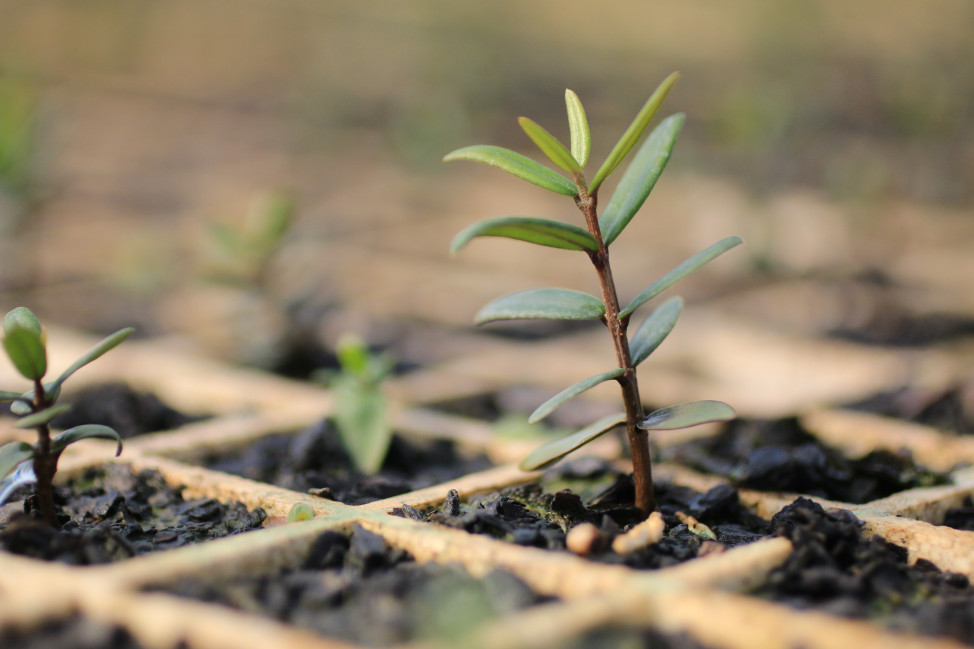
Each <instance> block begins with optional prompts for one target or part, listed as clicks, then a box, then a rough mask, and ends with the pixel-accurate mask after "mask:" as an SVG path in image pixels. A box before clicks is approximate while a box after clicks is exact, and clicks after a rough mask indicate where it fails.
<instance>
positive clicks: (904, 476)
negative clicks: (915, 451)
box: [661, 417, 949, 504]
mask: <svg viewBox="0 0 974 649" xmlns="http://www.w3.org/2000/svg"><path fill="white" fill-rule="evenodd" d="M661 455H662V457H664V458H665V459H667V460H673V461H676V462H679V463H681V464H684V465H687V466H690V467H692V468H694V469H697V470H700V471H704V472H706V473H713V474H717V475H720V476H724V477H726V478H728V479H729V480H731V481H732V482H733V483H734V484H736V485H738V486H740V487H746V488H749V489H758V490H762V491H783V492H794V493H802V494H807V495H810V496H817V497H820V498H827V499H829V500H835V501H839V502H845V503H856V504H859V503H866V502H870V501H872V500H876V499H878V498H885V497H886V496H889V495H891V494H894V493H897V492H899V491H903V490H905V489H912V488H914V487H926V486H931V485H938V484H947V483H948V482H949V480H948V477H947V475H946V474H940V473H936V472H933V471H930V470H927V469H925V468H924V467H922V466H919V465H917V464H915V463H914V462H913V460H912V458H911V457H910V456H909V455H906V454H899V453H892V452H890V451H885V450H877V451H872V452H870V453H869V454H868V455H866V456H864V457H862V458H858V459H850V458H848V457H846V456H845V455H843V454H842V453H841V452H840V451H838V450H836V449H834V448H832V447H830V446H827V445H825V444H823V443H822V442H821V441H819V440H818V439H817V438H816V437H815V436H814V435H812V434H811V433H809V432H808V431H806V430H805V429H803V428H802V427H801V425H800V424H799V422H798V421H797V419H795V418H793V417H789V418H785V419H776V420H763V419H738V420H735V421H732V422H730V423H728V424H726V425H725V426H724V428H723V430H722V431H721V432H720V433H719V434H718V435H716V436H714V437H708V438H704V439H698V440H694V441H692V442H688V443H686V444H681V445H679V446H675V447H673V448H669V449H666V450H665V451H663V453H662V454H661Z"/></svg>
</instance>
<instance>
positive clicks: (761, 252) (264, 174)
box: [0, 0, 974, 373]
mask: <svg viewBox="0 0 974 649" xmlns="http://www.w3.org/2000/svg"><path fill="white" fill-rule="evenodd" d="M972 26H974V4H971V3H970V2H967V1H966V0H939V1H938V2H936V3H930V2H929V1H928V0H882V1H880V0H861V1H860V2H856V3H836V2H827V1H825V0H805V1H784V0H781V1H772V2H768V1H757V0H739V1H737V2H717V1H714V0H689V1H687V0H680V1H676V0H664V1H659V2H652V3H648V2H640V1H636V0H620V1H617V2H612V3H605V4H603V5H602V6H600V7H599V9H598V10H595V9H593V5H591V4H583V3H580V2H565V1H561V2H552V1H549V0H536V1H534V2H513V1H509V0H495V1H494V2H489V3H468V2H448V1H446V0H442V1H440V0H430V1H425V2H403V3H365V2H346V1H330V2H310V1H302V0H278V1H276V2H269V1H267V0H237V1H236V2H226V1H225V0H191V1H190V0H168V1H167V2H149V1H147V0H130V1H128V2H112V1H106V0H86V1H83V2H67V1H59V0H34V1H32V2H21V1H18V0H0V307H2V308H3V309H8V308H10V307H12V306H15V305H18V304H26V305H28V306H30V307H31V308H33V309H34V310H35V311H36V312H37V313H38V314H39V315H40V316H41V317H42V320H43V319H45V318H46V319H47V320H49V321H53V322H56V323H60V324H65V325H70V326H75V327H80V328H82V329H86V330H91V331H95V332H108V331H111V330H114V329H115V328H117V327H120V326H126V325H130V324H132V325H135V326H137V327H138V329H139V332H140V334H141V335H144V336H149V335H179V336H186V337H187V339H189V340H192V341H195V343H194V344H197V345H198V346H199V348H200V349H202V350H204V352H205V353H208V354H211V355H214V356H220V357H223V358H228V359H231V360H234V361H238V362H243V363H249V364H254V365H260V366H265V367H275V368H277V369H280V368H285V369H286V368H287V367H290V366H289V365H288V363H292V364H293V363H296V362H298V361H296V360H295V359H296V358H298V359H299V358H302V357H307V355H308V354H312V353H319V352H314V351H313V350H314V349H315V345H319V346H321V347H323V348H327V346H328V344H329V342H330V341H331V340H333V338H334V336H335V335H336V334H337V332H338V331H340V330H345V329H348V328H355V329H360V330H362V331H363V332H365V333H366V335H367V336H369V337H371V338H373V339H376V340H379V342H383V341H385V343H390V342H391V341H394V340H396V339H397V338H398V337H399V336H400V334H401V333H402V330H403V328H409V327H413V326H429V325H432V326H438V327H447V328H462V327H466V326H467V323H469V322H470V321H471V318H472V316H473V314H474V313H475V311H476V309H477V308H479V306H480V305H482V304H483V303H484V302H485V301H486V300H487V299H489V298H491V297H494V296H496V295H497V294H499V293H501V292H504V291H507V290H517V289H520V288H528V287H533V286H538V285H539V284H545V283H551V282H554V283H556V284H559V285H563V286H569V287H571V288H577V289H581V290H589V291H592V290H595V283H594V278H593V277H592V276H591V272H590V269H589V268H587V264H584V263H582V262H580V261H579V260H577V259H575V258H573V257H572V256H571V255H570V254H568V255H566V253H564V252H563V251H552V250H542V251H535V250H532V249H530V248H528V247H526V246H525V245H524V244H518V243H511V242H504V241H493V240H491V241H482V242H481V241H478V242H475V243H474V244H472V245H471V246H470V247H469V249H467V250H465V251H464V252H463V253H462V254H461V255H459V256H458V257H456V258H452V259H451V258H450V257H449V255H448V254H447V250H448V246H449V242H450V239H451V238H452V237H453V235H454V234H455V233H456V232H457V231H459V230H460V229H461V228H463V227H464V226H465V225H468V224H470V223H472V222H474V221H476V220H478V219H481V218H485V217H489V216H498V215H503V214H529V215H536V216H545V217H550V218H561V219H565V220H570V221H573V220H575V219H577V218H578V217H577V214H576V213H575V211H574V208H573V206H572V205H571V203H570V201H569V202H567V203H566V201H565V200H563V199H562V198H561V197H558V196H556V195H554V194H548V193H547V192H544V191H543V190H540V189H538V188H535V187H533V186H529V185H525V184H524V183H521V182H519V181H516V180H514V179H512V178H509V177H507V176H506V175H505V174H502V173H500V172H497V171H496V170H493V169H488V168H486V167H484V168H481V167H479V166H474V165H469V164H466V163H453V164H451V165H444V164H442V163H441V162H440V160H441V158H442V156H443V155H444V154H445V153H447V152H449V151H451V150H453V149H455V148H459V147H461V146H465V145H468V144H474V143H491V144H499V145H503V146H508V147H511V148H515V149H518V150H521V151H523V152H525V153H527V154H529V155H532V156H535V157H536V158H537V157H538V156H537V155H536V154H535V152H533V151H532V148H531V146H530V144H531V143H530V142H529V141H528V140H527V138H526V137H525V136H524V134H523V133H521V131H520V129H519V128H518V127H517V124H516V121H515V118H516V117H517V116H518V115H528V116H530V117H532V118H533V119H535V120H536V121H538V122H540V123H542V124H543V125H545V126H546V127H547V128H548V129H549V130H551V131H552V132H554V133H555V134H556V135H558V136H560V137H562V138H564V139H565V140H567V124H566V121H565V110H564V101H563V93H564V89H565V88H566V87H568V88H572V89H573V90H575V91H576V92H577V93H578V94H579V95H580V96H581V98H582V100H583V102H584V103H585V106H586V109H587V112H588V116H589V120H590V122H591V124H592V131H593V154H592V162H593V166H594V165H597V164H599V163H600V162H601V159H602V158H603V157H604V156H605V155H606V153H607V152H608V150H609V149H610V148H611V146H612V145H613V144H614V142H615V140H616V139H617V138H618V136H619V135H620V134H621V132H622V131H623V130H624V128H625V127H626V125H627V124H628V122H629V120H630V119H631V118H632V116H633V115H634V114H635V112H636V111H637V110H638V109H639V107H640V106H641V105H642V103H643V102H644V101H645V99H646V97H647V96H648V95H649V94H650V93H651V92H652V90H653V89H654V88H655V87H656V85H657V84H658V83H659V82H660V81H662V79H663V78H664V77H665V76H666V75H667V74H669V73H670V72H671V71H673V70H679V71H680V72H682V75H683V76H682V79H681V80H680V82H679V84H678V85H677V87H676V89H675V90H674V91H673V93H671V95H670V97H669V99H668V100H667V102H666V104H664V107H663V110H662V114H669V113H672V112H685V113H686V114H687V117H688V119H687V124H686V126H685V128H684V130H683V133H682V135H681V138H680V141H679V142H678V144H677V148H676V152H675V155H674V157H673V159H672V161H671V163H670V165H669V167H668V169H667V172H666V174H665V175H664V176H663V178H662V180H661V182H660V183H659V185H658V186H657V188H656V190H655V191H654V194H653V196H652V197H651V198H650V200H649V201H648V202H647V205H646V206H645V207H644V209H643V212H642V213H641V214H640V215H639V216H638V217H637V219H636V220H635V221H634V222H633V226H632V227H631V229H630V230H629V231H627V232H626V234H625V235H624V236H623V237H621V238H620V239H619V241H618V242H617V244H616V246H615V247H614V249H613V250H614V254H615V257H614V260H615V262H616V265H617V267H618V269H617V271H616V276H617V279H618V280H619V282H620V284H621V288H622V291H623V293H625V294H629V295H631V294H634V293H635V292H637V291H639V290H641V288H643V287H644V286H645V285H646V284H648V283H649V282H650V281H651V280H652V279H653V278H655V277H656V276H658V275H659V274H660V273H662V272H664V271H665V270H667V269H669V268H670V267H672V266H673V265H674V264H675V263H678V262H679V261H680V260H682V259H683V258H685V257H686V256H688V255H689V254H692V253H693V252H695V251H697V250H699V249H702V248H703V247H705V246H707V245H709V244H710V243H712V242H714V241H716V240H717V239H719V238H721V237H724V236H728V235H731V234H739V235H741V236H743V237H744V238H745V241H746V246H745V247H743V248H740V249H737V250H736V251H735V252H733V253H730V254H728V255H727V256H726V257H727V258H726V259H724V258H722V259H721V260H720V261H719V262H717V263H715V264H714V265H713V266H712V267H708V269H706V270H704V271H701V273H699V274H698V275H695V276H694V277H693V278H691V279H690V280H688V281H687V283H686V284H685V285H684V286H685V288H684V289H683V290H682V293H683V294H684V295H686V296H687V297H688V299H689V300H690V302H691V304H692V303H693V302H694V301H696V302H699V303H709V304H711V305H713V306H714V307H715V308H720V309H723V310H725V311H728V312H731V313H734V314H736V315H737V316H740V317H744V318H751V319H752V320H754V321H756V322H760V323H762V326H766V327H771V328H777V329H781V330H787V331H797V332H805V333H811V334H816V335H818V334H824V335H829V336H836V337H844V338H846V339H854V340H859V341H863V342H867V343H870V344H879V345H893V346H897V345H901V346H910V345H918V344H930V343H938V342H941V341H948V342H949V341H956V340H958V339H963V338H964V337H965V336H967V338H966V339H967V340H969V335H970V334H972V333H974V290H972V288H971V280H972V279H974V208H972V202H971V201H972V198H974V120H972V116H974V38H972ZM609 185H610V186H609V187H607V188H606V190H604V192H603V194H604V195H606V196H607V194H606V193H605V192H607V191H609V189H610V187H611V183H610V184H609ZM573 222H574V221H573ZM530 333H531V332H528V333H527V334H526V335H530ZM520 334H524V332H523V331H522V332H519V335H520ZM309 350H311V351H309ZM302 355H303V356H302ZM298 364H300V363H298ZM293 371H294V372H297V373H299V372H300V371H299V370H296V369H295V370H293Z"/></svg>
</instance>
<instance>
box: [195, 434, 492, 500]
mask: <svg viewBox="0 0 974 649" xmlns="http://www.w3.org/2000/svg"><path fill="white" fill-rule="evenodd" d="M206 466H207V467H209V468H211V469H215V470H217V471H224V472H226V473H232V474H234V475H239V476H243V477H245V478H250V479H252V480H259V481H261V482H267V483H270V484H274V485H277V486H279V487H284V488H286V489H291V490H293V491H299V492H311V493H313V494H314V495H317V496H320V497H324V498H331V499H332V500H337V501H339V502H343V503H346V504H350V505H360V504H363V503H368V502H373V501H375V500H381V499H383V498H389V497H391V496H396V495H399V494H402V493H407V492H410V491H414V490H416V489H421V488H423V487H428V486H431V485H434V484H439V483H441V482H446V481H448V480H452V479H453V478H457V477H459V476H462V475H466V474H468V473H472V472H475V471H481V470H483V469H487V468H489V467H490V466H491V464H490V462H489V460H487V458H486V456H482V455H481V456H475V457H465V456H463V455H461V454H460V453H459V451H458V450H457V448H456V445H455V444H453V443H452V442H450V441H447V440H413V439H410V440H407V439H406V438H404V437H402V436H399V435H396V436H395V437H394V438H393V441H392V446H391V448H390V450H389V454H388V455H387V456H386V459H385V462H384V463H383V465H382V469H381V471H380V472H379V474H378V475H375V476H367V475H364V474H362V473H360V472H358V471H356V470H355V468H354V466H353V464H352V461H351V459H349V457H348V454H347V453H346V452H345V450H344V448H343V447H342V444H341V442H340V440H339V435H338V432H337V430H336V429H335V427H334V426H333V425H332V424H331V423H330V422H328V421H323V422H321V423H320V424H318V425H316V426H314V427H312V428H309V429H308V430H305V431H303V432H301V433H298V434H295V435H272V436H269V437H265V438H262V439H260V440H259V441H257V442H255V443H253V444H251V445H250V446H248V447H247V448H246V449H242V450H241V451H240V452H239V453H237V454H235V455H221V456H218V457H211V458H207V460H206Z"/></svg>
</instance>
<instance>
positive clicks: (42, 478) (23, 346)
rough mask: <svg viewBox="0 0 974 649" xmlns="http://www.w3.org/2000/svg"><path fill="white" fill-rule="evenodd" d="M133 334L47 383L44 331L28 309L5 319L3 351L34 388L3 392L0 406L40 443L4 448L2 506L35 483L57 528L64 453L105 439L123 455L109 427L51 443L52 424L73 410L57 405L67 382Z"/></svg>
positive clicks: (113, 338) (113, 339)
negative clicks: (57, 481)
mask: <svg viewBox="0 0 974 649" xmlns="http://www.w3.org/2000/svg"><path fill="white" fill-rule="evenodd" d="M133 331H134V330H133V329H131V328H127V329H122V330H120V331H117V332H115V333H114V334H112V335H110V336H108V337H107V338H105V339H103V340H102V341H101V342H99V343H98V344H96V345H95V346H94V347H92V348H91V349H90V350H88V351H87V352H85V353H84V354H82V355H81V357H79V358H78V359H77V360H76V361H75V362H74V363H72V364H71V365H70V366H69V367H68V368H67V369H66V370H65V371H64V372H62V373H61V375H60V376H58V378H57V379H55V380H54V381H50V382H47V383H45V382H44V381H43V378H44V376H45V374H47V347H46V337H45V335H44V329H43V328H42V327H41V324H40V322H39V321H38V320H37V318H36V317H35V316H34V314H33V313H31V311H30V310H29V309H27V308H25V307H17V308H16V309H13V310H12V311H10V312H9V313H7V315H6V316H5V317H4V319H3V348H4V350H5V351H6V352H7V356H8V357H9V358H10V361H11V362H12V363H13V365H14V367H15V368H16V369H17V371H18V372H20V374H21V376H23V377H24V378H25V379H28V380H30V381H32V382H33V384H34V388H33V390H30V391H28V392H24V393H18V392H6V391H0V402H9V403H10V410H11V412H12V413H13V414H15V415H20V416H21V418H20V419H19V420H18V421H17V423H16V424H15V425H16V427H17V428H28V429H33V430H34V431H35V432H36V433H37V443H36V444H34V445H30V444H27V443H25V442H11V443H9V444H5V445H3V446H0V504H2V503H4V502H6V500H7V498H9V497H10V495H11V494H12V493H13V492H14V490H15V489H16V488H17V487H20V486H22V485H25V484H30V483H32V482H34V483H36V485H37V486H36V493H37V501H38V507H39V509H40V512H41V516H42V517H43V518H44V520H45V521H46V522H47V523H49V524H51V525H56V524H57V509H56V508H55V505H54V491H53V486H52V482H53V480H54V474H55V472H56V471H57V463H58V458H60V456H61V453H62V452H63V451H64V449H65V448H66V447H67V446H68V445H70V444H73V443H75V442H77V441H80V440H82V439H91V438H101V439H110V440H114V441H115V442H117V447H116V450H115V455H116V456H118V454H119V453H121V452H122V438H121V436H119V434H118V433H117V432H115V431H114V430H113V429H111V428H109V427H108V426H101V425H97V424H84V425H81V426H75V427H74V428H70V429H68V430H66V431H63V432H61V433H59V434H58V435H56V436H53V437H52V435H51V429H50V424H51V422H52V421H53V420H54V419H55V418H56V417H57V416H58V415H60V414H62V413H64V412H65V411H66V410H68V409H69V408H70V406H69V405H67V404H57V403H56V402H57V399H58V397H59V396H60V394H61V385H62V384H63V383H64V381H66V380H67V379H68V378H69V377H70V376H71V375H72V374H74V373H75V372H77V371H78V370H79V369H81V368H82V367H84V366H85V365H87V364H88V363H90V362H92V361H94V360H96V359H98V358H99V357H100V356H102V355H103V354H105V353H106V352H108V351H109V350H111V349H113V348H114V347H116V346H117V345H119V344H121V342H122V341H123V340H125V339H126V338H128V337H129V336H130V335H131V334H132V332H133Z"/></svg>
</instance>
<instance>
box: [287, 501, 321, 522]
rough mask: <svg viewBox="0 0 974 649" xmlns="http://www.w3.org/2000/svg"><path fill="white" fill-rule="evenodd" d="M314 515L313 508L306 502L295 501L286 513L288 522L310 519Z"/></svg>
mask: <svg viewBox="0 0 974 649" xmlns="http://www.w3.org/2000/svg"><path fill="white" fill-rule="evenodd" d="M314 517H315V510H314V508H313V507H311V505H309V504H308V503H295V504H294V506H293V507H291V510H290V511H289V512H288V513H287V522H288V523H297V522H299V521H310V520H311V519H312V518H314Z"/></svg>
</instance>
